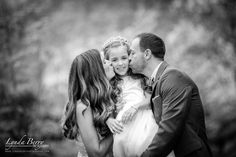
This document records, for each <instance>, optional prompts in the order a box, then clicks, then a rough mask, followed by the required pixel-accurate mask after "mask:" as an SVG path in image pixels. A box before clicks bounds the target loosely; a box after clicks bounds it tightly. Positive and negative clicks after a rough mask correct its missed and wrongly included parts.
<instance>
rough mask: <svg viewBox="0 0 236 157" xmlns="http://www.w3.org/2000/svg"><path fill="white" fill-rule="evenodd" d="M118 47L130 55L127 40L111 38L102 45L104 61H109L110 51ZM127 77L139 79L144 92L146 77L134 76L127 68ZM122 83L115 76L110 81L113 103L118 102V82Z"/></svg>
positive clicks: (119, 88)
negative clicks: (123, 47) (122, 47)
mask: <svg viewBox="0 0 236 157" xmlns="http://www.w3.org/2000/svg"><path fill="white" fill-rule="evenodd" d="M119 46H125V47H126V49H127V53H128V55H130V53H131V49H130V44H129V42H128V40H127V39H125V38H124V37H120V36H117V37H111V38H110V39H108V40H107V41H106V42H105V43H104V45H103V48H102V50H103V53H104V57H105V59H107V60H109V57H110V55H109V54H110V49H111V48H114V47H119ZM127 75H128V76H130V77H131V78H133V79H140V81H141V87H142V89H143V90H144V91H145V90H146V89H147V88H148V87H147V83H146V82H147V77H146V76H144V75H143V74H134V73H133V72H132V70H131V69H130V68H129V69H128V71H127ZM121 81H122V78H121V77H120V76H119V75H118V74H116V75H115V76H114V77H113V78H112V79H111V80H110V83H111V86H112V88H113V92H114V98H115V99H114V100H115V103H116V102H117V101H118V99H119V97H120V94H121V92H122V90H121V87H119V84H120V82H121Z"/></svg>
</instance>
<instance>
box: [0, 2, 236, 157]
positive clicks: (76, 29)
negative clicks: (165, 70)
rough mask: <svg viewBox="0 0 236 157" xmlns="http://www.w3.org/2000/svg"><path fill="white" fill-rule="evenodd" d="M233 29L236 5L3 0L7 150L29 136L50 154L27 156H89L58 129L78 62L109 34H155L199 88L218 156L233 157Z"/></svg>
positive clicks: (0, 115)
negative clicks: (69, 81) (78, 57)
mask: <svg viewBox="0 0 236 157" xmlns="http://www.w3.org/2000/svg"><path fill="white" fill-rule="evenodd" d="M235 28H236V1H234V0H207V1H206V0H198V1H188V0H165V1H161V0H119V1H110V0H99V1H93V0H67V1H64V0H43V1H39V0H17V1H15V0H0V59H1V61H0V99H1V101H0V119H1V121H0V135H1V138H0V139H1V148H2V147H3V146H4V143H5V142H6V139H7V138H9V137H11V138H13V139H15V140H17V139H18V138H20V137H21V136H22V135H24V134H28V135H29V136H32V137H35V138H37V139H40V140H45V142H46V143H48V144H49V145H50V148H51V149H50V153H44V154H43V153H32V154H27V155H30V156H76V154H77V152H78V151H81V153H82V155H84V154H85V152H84V150H83V149H81V148H82V144H81V142H73V141H69V140H66V139H65V138H63V136H62V133H61V129H60V124H59V123H60V118H61V114H62V111H63V107H64V104H65V103H66V101H67V77H68V73H69V67H70V64H71V62H72V60H73V58H74V57H75V56H76V55H78V54H79V53H81V52H83V51H85V50H87V49H90V48H97V49H101V46H102V44H103V42H104V41H105V40H106V39H107V38H109V37H110V36H114V35H121V36H124V37H126V38H128V39H130V40H131V39H132V38H133V37H134V36H135V35H137V34H138V33H141V32H153V33H155V34H158V35H159V36H161V37H162V38H163V39H164V41H165V43H166V47H167V56H166V60H167V61H168V62H169V63H170V64H172V65H175V66H177V67H178V68H180V69H182V70H183V71H185V72H186V73H188V74H189V75H190V76H191V77H192V78H193V80H194V81H196V83H197V84H198V86H199V89H200V92H201V97H202V99H203V102H204V108H205V114H206V124H207V131H208V135H209V139H210V142H211V143H210V144H211V147H212V150H213V153H214V154H215V156H216V157H217V156H219V157H220V156H225V157H226V156H227V157H233V156H235V155H236V151H235V150H236V142H235V141H236V134H235V132H236V125H235V122H236V116H235V111H236V106H235V102H236V98H235V95H236V64H235V61H236V51H235V50H236V29H235ZM8 155H10V156H14V155H16V154H8ZM17 155H18V156H20V155H22V154H17Z"/></svg>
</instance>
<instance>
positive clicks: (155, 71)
mask: <svg viewBox="0 0 236 157" xmlns="http://www.w3.org/2000/svg"><path fill="white" fill-rule="evenodd" d="M162 63H163V61H162V62H161V63H159V64H158V66H157V67H156V68H155V69H154V71H153V73H152V75H151V80H155V77H156V75H157V71H158V69H159V68H160V66H161V64H162Z"/></svg>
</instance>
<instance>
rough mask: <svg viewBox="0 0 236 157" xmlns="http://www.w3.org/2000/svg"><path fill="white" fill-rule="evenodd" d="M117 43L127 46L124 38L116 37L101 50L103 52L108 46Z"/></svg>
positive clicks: (109, 40)
mask: <svg viewBox="0 0 236 157" xmlns="http://www.w3.org/2000/svg"><path fill="white" fill-rule="evenodd" d="M116 42H119V43H121V44H126V45H128V46H129V42H128V40H127V39H126V38H124V37H121V36H117V37H111V38H109V39H108V40H107V41H105V43H104V44H103V46H102V49H103V50H105V49H106V48H107V47H108V46H110V45H112V44H113V43H116Z"/></svg>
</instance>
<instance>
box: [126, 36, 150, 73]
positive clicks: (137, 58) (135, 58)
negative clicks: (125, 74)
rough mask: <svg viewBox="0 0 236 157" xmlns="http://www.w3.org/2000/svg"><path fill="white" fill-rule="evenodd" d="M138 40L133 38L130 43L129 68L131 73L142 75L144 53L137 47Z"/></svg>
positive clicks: (144, 65) (144, 61) (144, 62)
mask: <svg viewBox="0 0 236 157" xmlns="http://www.w3.org/2000/svg"><path fill="white" fill-rule="evenodd" d="M139 41H140V39H139V38H135V39H134V40H133V41H132V43H131V47H130V48H131V50H132V51H131V54H130V58H129V59H130V68H131V69H132V71H133V73H143V70H144V68H145V67H146V60H145V58H144V53H143V52H141V50H140V46H139Z"/></svg>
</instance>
